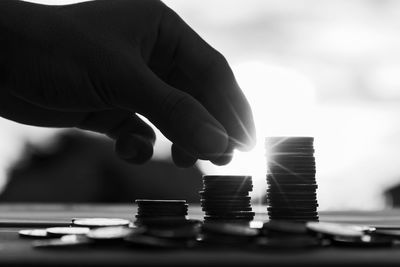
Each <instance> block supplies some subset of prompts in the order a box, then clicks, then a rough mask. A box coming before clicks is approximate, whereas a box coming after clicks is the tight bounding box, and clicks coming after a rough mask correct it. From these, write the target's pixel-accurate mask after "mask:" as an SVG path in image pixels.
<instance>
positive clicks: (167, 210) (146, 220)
mask: <svg viewBox="0 0 400 267" xmlns="http://www.w3.org/2000/svg"><path fill="white" fill-rule="evenodd" d="M136 204H137V205H138V210H137V214H136V222H135V224H136V225H146V226H149V225H163V224H176V223H180V222H185V221H186V216H187V214H188V204H186V200H156V199H137V200H136Z"/></svg>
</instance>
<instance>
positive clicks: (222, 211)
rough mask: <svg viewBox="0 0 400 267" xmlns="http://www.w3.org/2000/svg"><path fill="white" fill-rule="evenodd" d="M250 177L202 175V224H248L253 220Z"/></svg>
mask: <svg viewBox="0 0 400 267" xmlns="http://www.w3.org/2000/svg"><path fill="white" fill-rule="evenodd" d="M252 189H253V184H252V179H251V176H239V175H235V176H231V175H229V176H227V175H204V176H203V190H202V191H200V192H199V193H200V195H201V206H202V209H203V211H204V212H205V217H204V222H249V221H251V220H253V218H254V212H253V211H252V208H251V198H250V196H249V192H250V191H252Z"/></svg>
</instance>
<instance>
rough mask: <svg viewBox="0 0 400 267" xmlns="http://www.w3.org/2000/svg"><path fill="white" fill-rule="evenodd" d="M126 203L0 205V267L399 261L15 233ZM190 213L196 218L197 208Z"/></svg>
mask: <svg viewBox="0 0 400 267" xmlns="http://www.w3.org/2000/svg"><path fill="white" fill-rule="evenodd" d="M255 210H256V212H258V213H257V215H256V219H258V220H266V219H267V218H266V216H265V214H264V212H263V211H264V210H265V207H255ZM135 212H136V207H135V206H134V205H133V204H131V205H89V204H88V205H41V204H30V205H15V204H14V205H4V204H3V205H0V266H6V265H18V266H21V265H42V266H43V265H58V266H61V265H68V266H85V265H86V266H89V265H91V266H104V265H106V266H110V265H112V266H119V265H123V266H128V265H129V266H183V265H184V266H190V265H196V266H199V265H203V266H218V265H226V266H257V265H260V266H288V265H293V266H294V265H295V266H301V265H308V266H310V265H318V266H321V265H346V266H349V265H363V266H368V265H397V266H399V265H400V247H393V248H367V249H365V248H338V247H327V248H315V249H307V250H295V251H293V250H289V251H283V250H279V251H277V250H266V249H265V250H263V249H257V250H245V249H239V248H232V249H230V248H224V249H215V248H214V249H173V250H149V249H147V250H144V249H133V248H129V247H113V246H109V247H107V246H100V247H82V248H70V249H65V248H64V249H35V248H33V247H32V244H31V242H32V241H30V240H26V239H21V238H19V237H18V234H17V232H18V230H20V229H27V228H28V229H29V228H41V227H47V226H50V225H64V224H65V225H68V224H69V223H70V222H71V219H72V218H77V217H118V218H127V219H133V217H134V214H135ZM189 214H190V217H191V218H197V219H199V218H201V216H202V214H201V212H200V209H199V208H198V207H192V208H191V209H190V212H189ZM320 219H321V221H333V222H347V223H357V224H365V225H372V226H385V227H399V226H400V210H384V211H377V212H357V211H354V212H351V211H350V212H320Z"/></svg>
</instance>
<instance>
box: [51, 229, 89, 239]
mask: <svg viewBox="0 0 400 267" xmlns="http://www.w3.org/2000/svg"><path fill="white" fill-rule="evenodd" d="M89 231H90V229H89V228H88V227H51V228H47V229H46V232H47V234H48V235H49V236H52V237H61V236H65V235H86V234H87V233H89Z"/></svg>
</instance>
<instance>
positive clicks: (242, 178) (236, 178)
mask: <svg viewBox="0 0 400 267" xmlns="http://www.w3.org/2000/svg"><path fill="white" fill-rule="evenodd" d="M251 179H252V176H251V175H203V180H204V181H211V180H223V181H246V180H251Z"/></svg>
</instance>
